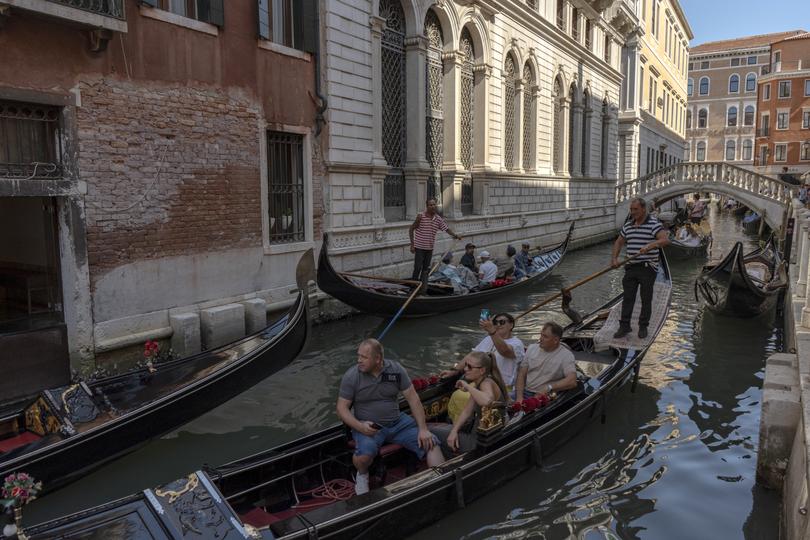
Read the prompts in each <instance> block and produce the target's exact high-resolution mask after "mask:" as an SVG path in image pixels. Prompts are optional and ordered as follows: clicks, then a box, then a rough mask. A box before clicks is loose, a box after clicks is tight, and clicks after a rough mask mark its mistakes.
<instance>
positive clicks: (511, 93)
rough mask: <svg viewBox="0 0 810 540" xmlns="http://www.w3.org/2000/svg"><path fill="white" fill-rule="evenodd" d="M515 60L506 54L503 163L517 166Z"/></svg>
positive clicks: (512, 166)
mask: <svg viewBox="0 0 810 540" xmlns="http://www.w3.org/2000/svg"><path fill="white" fill-rule="evenodd" d="M516 71H517V70H516V69H515V61H514V59H513V58H512V55H507V56H506V62H505V63H504V66H503V126H504V127H503V139H504V140H503V145H504V149H503V164H504V166H505V167H506V168H507V169H509V170H512V169H514V168H515V74H516Z"/></svg>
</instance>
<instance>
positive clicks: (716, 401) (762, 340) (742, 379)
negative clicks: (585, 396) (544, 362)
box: [27, 215, 781, 540]
mask: <svg viewBox="0 0 810 540" xmlns="http://www.w3.org/2000/svg"><path fill="white" fill-rule="evenodd" d="M712 220H713V228H714V231H715V242H714V246H713V256H714V257H713V258H719V257H720V256H721V253H727V252H728V250H729V249H730V247H731V246H732V245H733V243H734V241H735V239H737V238H743V237H744V235H743V233H742V231H741V228H740V225H739V222H738V221H737V220H734V219H733V218H732V217H730V216H726V215H721V216H717V215H714V216H713V217H712ZM744 241H745V243H746V245H747V247H752V246H753V245H754V241H753V240H752V239H751V238H745V239H744ZM609 255H610V245H609V244H603V245H599V246H594V247H591V248H587V249H584V250H580V251H576V252H573V253H571V254H569V255H568V257H566V259H565V260H564V261H563V263H562V264H561V266H560V268H559V270H558V271H557V272H555V275H553V276H550V277H549V278H548V279H547V280H546V281H545V282H543V283H542V284H541V285H540V286H538V287H537V288H536V289H535V290H533V291H531V292H530V293H529V294H528V295H527V296H528V298H526V296H517V297H510V298H505V299H501V300H499V301H498V302H497V303H493V304H492V305H488V306H481V307H488V308H490V310H491V311H492V312H493V313H495V312H498V311H510V312H512V313H519V312H521V311H522V310H524V309H526V307H527V306H529V305H531V304H532V303H535V302H539V301H540V300H542V299H543V298H545V297H547V296H548V295H550V294H553V293H554V292H556V291H558V290H559V288H560V287H561V286H562V285H564V284H567V283H573V282H574V281H576V280H577V279H579V278H581V277H584V276H586V275H589V274H591V273H593V272H596V271H597V270H599V269H601V268H603V267H604V266H605V265H606V264H607V263H608V260H609ZM672 270H673V275H674V276H675V282H674V290H673V304H672V309H671V311H670V318H669V320H668V321H667V323H666V324H665V327H664V329H663V331H662V333H661V335H660V336H659V337H658V339H657V340H656V342H655V344H654V345H653V347H652V348H651V350H650V352H649V353H648V354H647V356H646V358H645V359H644V361H643V363H642V366H641V372H640V379H639V383H640V384H639V385H638V388H637V391H636V393H635V394H631V393H630V392H629V389H625V390H623V391H622V392H621V393H620V394H619V396H618V397H617V398H616V399H614V400H613V402H612V403H611V404H610V405H609V407H608V411H607V413H608V414H607V422H606V424H604V425H602V424H600V423H598V422H595V423H592V424H591V425H590V426H589V427H588V428H587V429H586V430H585V431H584V432H582V433H581V434H579V435H578V436H577V437H575V438H574V439H572V440H571V441H570V442H569V443H567V444H566V445H564V446H563V447H562V448H561V449H559V450H558V451H557V452H555V453H554V454H553V455H552V456H550V458H548V459H547V460H546V462H545V464H544V466H543V468H542V469H539V470H533V471H529V472H527V473H526V474H523V475H521V476H520V477H518V478H517V479H515V480H513V481H511V482H509V483H508V484H507V485H506V486H503V487H501V488H499V489H498V490H496V491H495V492H493V493H492V494H490V495H488V496H486V497H484V498H482V499H480V500H478V501H475V502H473V503H472V504H470V505H469V506H468V507H467V508H466V509H464V510H462V511H460V512H456V513H455V514H452V515H450V516H448V517H447V518H445V519H444V520H442V521H441V522H439V523H437V524H435V525H433V526H431V527H429V528H427V529H425V530H423V531H420V532H419V533H417V534H416V535H414V537H413V538H420V539H422V538H436V539H439V538H469V539H483V538H499V539H511V538H547V539H557V538H559V539H563V538H580V539H588V540H591V539H600V538H603V539H612V538H653V539H669V538H671V539H681V538H695V539H697V538H723V539H725V538H746V539H748V540H751V539H755V538H756V539H759V538H763V539H765V538H773V537H775V535H776V531H777V529H778V523H777V519H778V517H777V515H778V499H777V497H776V496H775V495H774V494H772V493H768V492H764V491H762V490H761V489H760V488H758V487H756V486H755V485H754V476H755V468H756V451H757V438H758V427H759V414H760V403H759V402H760V398H761V386H762V378H763V376H764V362H765V359H766V358H767V356H768V355H769V354H771V353H772V352H775V351H778V350H779V348H780V346H781V334H780V333H779V331H778V330H777V329H775V328H774V324H773V321H774V317H773V315H770V316H766V317H761V318H757V319H751V320H743V319H731V318H723V317H716V316H714V315H713V314H711V313H709V312H706V311H704V310H703V308H702V307H701V306H700V305H699V304H698V303H697V301H696V300H695V297H694V291H693V283H694V279H695V277H696V276H697V274H698V273H699V270H700V263H699V262H684V263H679V264H673V267H672ZM620 289H621V272H611V273H609V274H607V275H606V276H604V277H602V278H600V279H598V280H594V281H593V282H590V283H588V284H586V285H584V286H582V287H580V288H578V289H576V290H575V291H574V305H575V306H576V307H577V308H578V309H579V310H580V311H586V310H589V309H592V308H594V307H596V306H598V305H599V304H600V303H602V302H604V301H606V300H607V299H609V298H611V297H612V296H614V295H615V294H617V293H618V292H619V291H620ZM554 307H555V306H553V305H550V306H549V308H550V309H549V310H547V311H544V310H538V311H537V312H534V313H532V314H530V315H529V316H527V317H525V318H524V319H522V320H521V325H520V327H519V328H518V329H517V330H518V332H517V334H518V336H519V337H521V339H523V340H524V343H526V344H527V345H528V344H529V343H530V342H532V341H533V340H534V339H535V338H536V335H537V334H538V333H539V325H540V324H541V323H542V322H545V321H546V320H549V319H553V320H557V321H559V322H563V323H564V322H566V319H565V317H564V316H563V315H562V314H560V313H559V312H557V311H554ZM478 312H479V308H474V309H469V310H465V311H461V312H455V313H449V314H445V315H440V316H436V317H431V318H429V319H422V320H403V321H400V322H398V323H397V324H396V325H395V326H394V327H393V329H392V331H391V333H389V335H388V337H387V338H386V340H385V346H386V355H387V356H389V357H391V358H396V359H398V360H399V361H401V362H402V363H403V364H404V365H405V366H406V367H407V368H408V369H409V370H410V371H411V373H412V374H414V375H423V374H426V373H431V372H437V371H438V370H439V369H441V368H443V367H445V366H447V365H448V364H450V363H451V362H452V361H453V360H455V359H457V358H459V357H460V356H463V354H464V353H465V352H466V351H468V350H469V349H470V348H472V347H473V346H474V345H475V344H476V343H477V342H478V341H479V340H480V338H481V332H480V331H479V330H478V329H477V326H476V321H477V316H478ZM384 324H385V321H382V320H381V319H379V318H375V317H369V316H357V317H353V318H351V319H348V320H345V321H338V322H335V323H331V324H328V325H321V326H316V327H314V333H315V337H314V339H313V340H312V343H311V344H310V345H309V348H308V351H307V352H306V353H305V354H304V355H303V356H302V358H300V359H298V360H297V361H296V362H294V363H293V364H292V365H291V366H289V367H288V368H286V369H285V370H283V371H282V372H280V373H279V374H277V375H275V376H274V377H271V378H270V379H268V380H266V381H263V382H261V383H260V384H258V385H257V386H256V387H254V388H252V389H251V390H249V391H247V392H245V393H244V394H242V395H240V396H238V397H237V398H235V399H233V400H231V401H230V402H228V403H226V404H225V405H222V406H221V407H218V408H217V409H215V410H213V411H211V412H209V413H208V414H206V415H204V416H202V417H200V418H199V419H197V420H195V421H193V422H191V423H189V424H187V425H186V426H184V427H182V428H181V429H179V430H178V431H177V432H176V433H173V434H171V435H168V436H166V437H164V438H162V439H160V440H157V441H154V442H152V443H150V444H149V445H147V446H146V447H145V448H143V449H142V450H140V451H138V452H135V453H133V454H131V455H129V456H126V457H125V458H123V459H121V460H118V461H116V462H114V463H112V464H110V465H108V466H106V467H104V468H103V469H102V470H100V471H99V472H97V473H94V474H92V475H90V476H88V477H87V478H85V479H83V480H82V481H80V482H78V483H76V484H74V485H72V486H69V487H68V488H66V489H63V490H61V491H59V492H56V493H54V494H53V495H49V496H48V497H46V498H44V499H43V500H42V501H38V502H37V503H35V507H33V508H31V511H30V512H28V516H27V517H29V518H30V519H31V520H32V521H35V520H38V519H44V518H47V517H50V516H55V515H59V514H62V513H64V512H68V511H73V510H77V509H80V508H84V507H87V506H89V505H92V504H97V503H100V502H103V501H104V500H109V499H111V498H114V497H120V496H123V495H125V494H127V493H130V492H133V491H136V490H140V489H143V488H145V487H151V486H154V485H157V484H159V483H161V482H165V481H169V480H172V479H174V478H176V477H179V476H181V475H183V474H186V473H187V472H188V471H189V470H191V469H195V468H197V467H199V466H200V465H201V464H202V463H205V462H208V463H214V464H216V463H223V462H225V461H228V460H232V459H236V458H238V457H242V456H245V455H248V454H250V453H253V452H257V451H259V450H262V449H264V448H267V447H268V446H273V445H276V444H280V443H282V442H286V441H288V440H291V439H293V438H295V437H298V436H300V435H302V434H304V433H308V432H311V431H313V430H315V429H319V428H322V427H326V426H328V425H331V424H333V423H334V422H335V421H336V417H335V414H334V404H335V400H336V397H337V383H338V381H339V379H340V377H341V375H342V374H343V372H344V371H345V370H346V369H347V368H348V367H349V366H350V365H351V364H352V362H353V361H354V358H355V350H356V346H357V343H358V342H359V341H360V340H361V339H363V338H364V337H367V336H369V335H377V334H379V332H380V331H381V330H382V328H383V327H384ZM752 507H753V509H752ZM392 537H393V536H392Z"/></svg>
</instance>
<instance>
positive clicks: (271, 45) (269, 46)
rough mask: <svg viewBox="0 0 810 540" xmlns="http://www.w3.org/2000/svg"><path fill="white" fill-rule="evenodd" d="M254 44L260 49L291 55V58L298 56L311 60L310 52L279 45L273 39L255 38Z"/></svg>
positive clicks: (307, 60)
mask: <svg viewBox="0 0 810 540" xmlns="http://www.w3.org/2000/svg"><path fill="white" fill-rule="evenodd" d="M256 45H257V46H258V47H259V48H260V49H264V50H266V51H273V52H274V53H278V54H283V55H285V56H291V57H292V58H298V59H301V60H304V61H306V62H311V61H312V55H311V54H310V53H308V52H304V51H299V50H298V49H293V48H292V47H287V46H286V45H281V44H280V43H276V42H275V41H270V40H268V39H261V38H259V39H257V40H256Z"/></svg>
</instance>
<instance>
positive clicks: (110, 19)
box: [0, 0, 127, 52]
mask: <svg viewBox="0 0 810 540" xmlns="http://www.w3.org/2000/svg"><path fill="white" fill-rule="evenodd" d="M0 6H6V12H5V15H6V16H14V13H15V12H17V11H19V12H27V13H34V14H37V15H41V16H44V17H47V18H49V19H52V20H58V21H62V22H65V23H69V24H71V25H75V26H79V27H81V28H84V29H86V30H89V32H90V50H92V51H94V52H98V51H103V50H104V49H105V48H106V46H107V41H109V40H110V39H111V38H112V32H122V33H126V31H127V22H126V10H125V7H124V0H0ZM9 7H10V8H11V9H10V13H9V10H8V8H9Z"/></svg>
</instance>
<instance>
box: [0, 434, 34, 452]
mask: <svg viewBox="0 0 810 540" xmlns="http://www.w3.org/2000/svg"><path fill="white" fill-rule="evenodd" d="M41 438H42V437H40V436H39V435H37V434H36V433H31V432H30V431H23V432H22V433H20V434H19V435H17V436H16V437H11V438H10V439H3V440H1V441H0V452H11V451H12V450H14V449H15V448H19V447H21V446H25V445H26V444H30V443H32V442H34V441H37V440H39V439H41Z"/></svg>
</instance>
